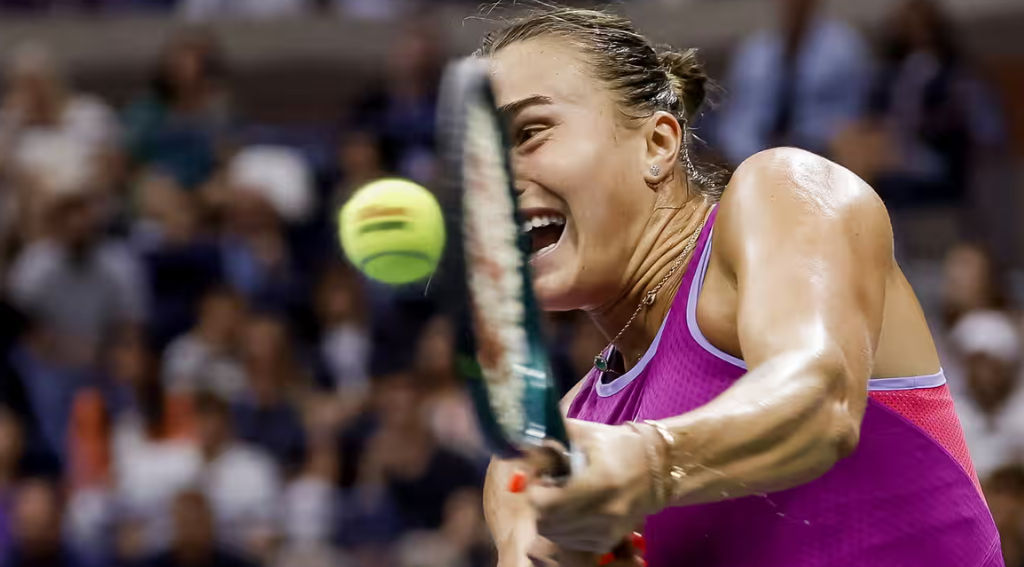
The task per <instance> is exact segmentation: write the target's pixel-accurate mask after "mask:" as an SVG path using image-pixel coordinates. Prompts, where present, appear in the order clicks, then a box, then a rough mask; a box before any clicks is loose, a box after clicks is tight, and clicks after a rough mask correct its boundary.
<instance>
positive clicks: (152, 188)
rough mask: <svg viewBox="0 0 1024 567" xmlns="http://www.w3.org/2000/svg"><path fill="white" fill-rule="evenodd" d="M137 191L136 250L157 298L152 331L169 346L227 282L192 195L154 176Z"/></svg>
mask: <svg viewBox="0 0 1024 567" xmlns="http://www.w3.org/2000/svg"><path fill="white" fill-rule="evenodd" d="M138 186H139V191H138V193H139V194H138V202H139V206H138V212H139V217H138V220H137V221H136V223H135V226H134V227H133V235H132V236H133V244H134V246H135V248H136V250H138V252H139V254H140V256H141V261H142V265H143V266H144V269H145V272H146V277H147V281H148V283H149V290H150V294H151V296H152V305H153V308H152V314H151V318H150V328H151V329H152V334H153V336H154V339H155V341H156V344H157V345H159V346H164V345H166V344H167V343H168V342H169V341H170V340H171V339H173V338H175V337H176V336H178V335H179V334H181V333H184V332H185V331H186V330H187V329H188V328H189V327H190V326H192V324H193V323H194V322H195V314H196V311H197V309H196V308H197V306H198V305H199V300H200V297H201V296H202V294H203V293H205V292H206V291H207V290H208V289H210V288H211V287H213V286H214V284H216V283H217V282H220V281H222V280H223V279H224V268H223V265H222V258H221V254H220V249H219V248H218V247H217V244H216V242H215V240H214V239H213V238H212V235H210V234H207V233H206V232H204V230H203V226H202V210H201V207H200V203H199V202H198V201H199V200H198V199H197V198H196V196H195V195H194V194H193V193H190V192H188V191H186V190H185V189H184V188H182V187H181V186H180V185H179V184H178V183H177V182H176V181H175V180H174V178H172V177H170V176H168V175H163V174H158V173H154V172H147V173H146V174H144V175H142V176H140V181H139V184H138Z"/></svg>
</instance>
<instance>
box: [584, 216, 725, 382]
mask: <svg viewBox="0 0 1024 567" xmlns="http://www.w3.org/2000/svg"><path fill="white" fill-rule="evenodd" d="M707 222H708V217H707V215H706V214H705V216H704V220H703V221H701V223H700V226H698V227H697V230H694V231H693V234H692V235H691V236H690V240H688V241H687V242H686V246H685V247H684V248H683V252H682V253H681V254H679V258H677V259H676V261H675V262H673V263H672V266H671V267H669V269H668V273H666V274H665V277H663V278H661V281H660V282H658V285H656V286H654V289H652V290H651V291H648V292H647V293H646V294H644V298H643V299H641V300H640V303H639V305H637V306H636V309H635V310H634V311H633V314H632V315H630V316H629V320H628V321H626V324H625V325H623V327H622V329H621V330H619V332H618V334H616V335H615V336H614V337H613V338H612V340H611V341H610V342H609V343H608V345H607V346H605V347H604V348H603V349H601V352H600V353H598V354H597V356H595V357H594V368H597V369H598V371H600V372H610V370H609V368H610V367H609V364H608V357H607V356H605V355H604V352H605V351H607V350H608V347H610V346H612V345H614V344H615V341H617V340H619V338H620V337H622V333H625V332H626V329H628V328H629V326H630V325H632V324H633V321H635V320H636V318H637V316H638V315H640V312H641V311H643V310H644V308H645V307H650V306H652V305H654V300H655V299H657V298H658V292H659V291H661V288H663V287H665V284H666V283H668V280H669V278H671V277H672V274H675V273H676V270H678V269H679V267H680V266H682V265H683V262H684V261H686V258H687V257H688V256H689V255H690V252H692V251H693V247H694V246H696V245H697V237H699V236H700V233H701V232H703V231H704V225H705V224H707ZM609 354H610V353H609Z"/></svg>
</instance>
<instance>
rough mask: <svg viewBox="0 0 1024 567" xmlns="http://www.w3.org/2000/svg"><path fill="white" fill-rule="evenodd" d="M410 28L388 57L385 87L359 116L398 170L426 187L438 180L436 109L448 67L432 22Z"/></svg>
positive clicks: (359, 121)
mask: <svg viewBox="0 0 1024 567" xmlns="http://www.w3.org/2000/svg"><path fill="white" fill-rule="evenodd" d="M418 23H419V24H420V25H418V26H413V25H409V26H407V27H406V29H405V30H404V32H403V33H401V34H399V35H398V39H397V41H396V42H395V43H394V44H393V45H392V48H391V52H390V53H389V55H388V59H387V66H386V69H385V71H386V76H385V77H384V84H383V85H382V86H381V87H379V88H378V89H376V90H375V91H373V92H372V93H371V94H370V95H369V96H367V97H366V98H365V99H364V100H363V101H362V102H361V103H360V104H358V105H357V107H356V108H355V111H354V116H356V117H357V118H356V123H357V126H359V127H360V128H363V129H369V130H372V131H376V132H379V133H380V135H381V138H382V141H383V143H384V146H385V148H387V150H386V151H387V152H388V153H389V154H390V155H393V156H394V158H395V161H396V163H395V169H396V171H397V173H398V174H399V175H401V176H403V177H408V178H410V179H413V180H415V181H418V182H420V183H429V182H431V181H432V180H433V179H434V177H435V175H436V171H435V170H436V163H435V156H434V142H435V138H436V134H435V123H434V118H435V117H434V114H435V111H434V106H435V104H436V91H437V84H438V81H439V77H440V69H441V63H442V56H441V50H440V46H439V40H438V38H437V37H436V36H435V35H434V34H433V33H432V32H431V31H430V29H429V26H428V24H427V22H418Z"/></svg>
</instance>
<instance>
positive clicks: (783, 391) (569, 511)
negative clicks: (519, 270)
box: [481, 8, 1003, 567]
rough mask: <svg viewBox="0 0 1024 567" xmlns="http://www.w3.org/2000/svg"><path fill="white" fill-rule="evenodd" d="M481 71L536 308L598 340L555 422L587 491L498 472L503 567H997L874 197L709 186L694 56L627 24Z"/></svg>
mask: <svg viewBox="0 0 1024 567" xmlns="http://www.w3.org/2000/svg"><path fill="white" fill-rule="evenodd" d="M481 54H482V55H485V56H487V57H489V58H490V60H491V63H492V66H493V81H494V86H495V90H496V96H497V99H498V104H499V105H500V106H501V107H502V111H503V113H504V114H505V115H506V117H507V120H508V124H509V132H510V136H511V142H512V149H511V152H512V160H513V164H514V168H515V175H516V179H515V184H516V188H517V190H518V191H519V192H520V196H519V198H520V203H519V204H520V207H521V209H522V211H523V214H524V215H525V216H526V219H527V221H528V222H526V223H524V228H525V229H526V230H528V232H529V234H530V236H531V238H532V240H533V247H534V250H535V253H534V254H533V256H532V257H531V264H532V267H533V270H534V278H535V288H536V291H537V294H538V297H539V298H540V301H541V302H542V303H543V305H544V307H545V308H546V309H550V310H567V309H583V310H586V311H587V312H588V313H589V314H590V315H591V317H592V318H593V321H594V322H595V323H596V324H597V325H598V326H599V327H600V329H601V330H602V331H603V332H604V333H605V335H606V336H607V337H608V338H609V339H610V344H609V346H608V347H607V349H606V350H604V351H603V352H601V353H595V354H597V355H598V356H597V357H596V358H595V368H594V369H593V370H591V371H590V373H588V374H587V376H586V377H585V378H584V379H583V380H582V381H581V382H580V383H579V385H578V386H577V387H575V388H574V389H573V391H572V392H571V393H570V394H569V395H568V396H567V397H566V399H565V403H564V409H565V411H566V414H567V416H568V417H569V418H571V419H570V420H569V427H570V434H571V437H572V439H573V441H574V444H575V445H576V446H577V447H578V448H579V449H580V450H581V451H582V452H583V453H584V455H585V457H586V466H585V467H583V468H582V470H580V471H577V473H576V474H574V475H573V476H572V477H571V478H570V479H569V480H568V481H566V482H564V483H560V484H555V483H552V482H549V481H545V480H544V477H543V475H542V474H541V472H542V471H537V470H531V469H530V468H529V465H527V464H526V463H525V462H523V461H514V462H513V461H495V463H494V464H493V466H492V467H491V470H490V472H489V476H488V487H487V492H486V511H487V517H488V521H489V524H490V527H491V529H492V532H493V535H494V538H495V541H496V543H497V545H498V548H499V552H500V564H501V565H502V566H504V567H518V566H520V565H529V564H531V562H532V564H543V565H548V564H550V565H562V566H567V565H574V566H575V565H581V566H582V565H586V566H592V565H596V564H599V563H600V564H609V562H610V561H612V560H611V559H609V558H608V557H607V555H603V554H605V553H606V552H608V551H609V550H610V549H612V548H613V547H615V546H616V544H617V543H619V542H621V541H624V540H625V539H626V534H629V533H630V532H631V531H633V530H642V531H643V533H644V535H645V537H646V549H647V552H646V559H647V560H648V561H649V563H650V565H651V566H652V567H676V566H699V567H752V566H758V567H819V566H820V567H825V566H828V567H834V566H839V565H842V566H845V567H887V566H893V567H896V566H899V567H915V566H927V567H991V566H1002V565H1003V562H1002V559H1001V552H1000V546H999V541H998V536H997V534H996V530H995V527H994V525H993V521H992V517H991V514H990V513H989V511H988V508H987V506H986V503H985V500H984V498H983V496H982V494H981V492H980V488H979V485H978V481H977V478H976V475H975V473H974V470H973V467H972V465H971V461H970V458H969V456H968V454H967V450H966V448H965V445H964V440H963V434H962V432H961V430H960V426H959V423H958V421H957V418H956V416H955V413H954V409H953V403H952V400H951V399H950V396H949V392H948V390H947V387H946V385H945V378H944V377H943V373H942V368H941V366H940V363H939V359H938V356H937V355H936V351H935V347H934V346H933V343H932V339H931V337H930V335H929V331H928V327H927V325H926V324H925V319H924V317H923V315H922V312H921V309H920V307H919V305H918V302H917V300H916V298H915V296H914V292H913V291H912V290H911V288H910V286H909V285H908V283H907V280H906V279H905V278H904V276H903V274H902V272H901V271H900V268H899V266H897V264H896V262H895V260H894V258H893V241H892V232H891V229H890V225H889V220H888V215H887V212H886V210H885V208H884V206H883V205H882V203H881V201H880V200H879V199H878V197H877V196H876V194H875V193H874V192H873V191H872V189H871V187H869V186H868V185H866V184H865V183H864V182H863V181H861V180H860V179H859V178H857V177H856V176H855V175H853V174H852V173H850V172H849V171H847V170H846V169H844V168H842V167H840V166H838V165H836V164H834V163H831V162H829V161H827V160H826V159H823V158H821V157H818V156H816V155H813V154H810V153H807V152H804V151H801V150H797V149H791V148H779V149H772V150H768V151H764V152H761V153H759V154H757V155H755V156H753V157H751V158H749V159H747V160H746V161H745V162H744V163H742V164H741V165H740V166H739V167H738V168H737V169H736V171H735V172H734V173H733V175H732V177H731V180H729V181H728V184H727V185H725V186H723V185H722V183H721V176H719V175H716V174H715V173H714V172H713V171H709V170H708V169H707V168H706V167H703V166H701V165H700V164H698V163H696V162H695V161H694V159H693V158H694V157H695V156H694V152H693V150H692V144H693V138H694V135H693V132H692V130H691V126H690V125H691V123H692V121H693V119H694V117H695V115H696V113H697V112H698V110H699V108H700V107H701V104H702V102H703V98H704V93H705V89H706V80H707V79H706V76H705V74H704V71H703V70H702V69H701V67H700V66H699V64H698V63H697V62H696V60H695V57H694V53H693V52H692V51H686V52H676V51H671V50H668V51H657V50H656V49H655V48H654V47H652V45H651V44H650V43H649V42H648V41H647V40H646V39H645V38H644V37H643V36H641V35H640V34H638V33H637V32H636V31H635V30H634V28H633V27H632V24H631V23H630V22H629V21H627V20H625V19H623V18H620V17H617V16H615V15H610V14H608V13H604V12H600V11H585V10H575V9H565V8H555V9H550V8H545V9H542V10H540V11H537V12H534V13H531V14H529V15H527V16H525V17H524V18H522V19H520V20H517V21H513V22H511V23H509V24H508V25H507V26H506V27H503V28H502V29H500V30H498V31H497V32H495V33H493V34H491V35H489V36H488V37H487V39H486V40H485V42H484V46H483V48H482V49H481ZM766 79H770V78H766ZM524 472H525V478H526V484H525V489H523V490H518V488H521V485H522V484H523V483H522V479H523V477H522V476H518V475H520V474H522V473H524ZM510 479H511V481H510ZM510 484H511V485H513V487H514V488H515V490H510V488H509V486H510ZM515 485H520V486H519V487H516V486H515ZM636 551H637V552H639V551H640V550H636ZM621 555H623V556H622V557H616V558H615V559H614V561H613V563H612V564H614V565H636V564H641V563H642V561H643V560H642V559H639V558H638V557H637V555H638V553H637V554H633V553H628V554H621Z"/></svg>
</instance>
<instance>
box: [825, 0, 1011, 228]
mask: <svg viewBox="0 0 1024 567" xmlns="http://www.w3.org/2000/svg"><path fill="white" fill-rule="evenodd" d="M886 27H887V31H886V37H885V38H884V43H883V53H882V57H883V61H882V62H883V65H882V68H881V70H880V72H879V73H878V75H877V77H876V79H875V85H874V88H873V93H872V97H871V99H872V100H871V105H870V109H869V112H870V114H869V117H868V119H867V120H866V121H863V122H860V123H858V124H855V125H853V126H851V128H850V129H849V130H848V131H847V132H845V133H844V135H843V136H842V137H841V139H840V141H839V142H838V144H837V146H839V147H841V149H839V150H837V159H839V160H840V161H841V162H843V163H844V164H845V165H848V166H849V167H851V168H852V169H853V170H854V171H856V172H857V173H858V174H860V175H861V176H862V177H864V178H865V179H867V180H868V181H869V182H870V183H871V184H872V185H873V186H874V187H875V189H876V190H877V191H878V192H879V194H880V195H881V196H882V198H883V199H884V200H885V202H886V205H888V206H889V207H890V208H893V207H905V206H920V205H931V204H940V203H941V204H950V203H959V202H961V201H962V199H963V197H964V195H965V193H966V191H967V190H968V188H969V187H970V184H971V181H972V179H971V170H972V163H973V162H974V161H975V157H976V156H977V155H978V154H979V152H984V151H985V150H986V149H989V150H991V149H993V148H995V147H997V146H998V144H999V143H1000V142H1001V141H1002V139H1003V125H1002V117H1001V116H1000V113H999V111H998V105H997V104H996V101H995V99H994V97H993V95H992V93H991V92H989V91H988V89H987V88H986V86H985V85H984V84H983V83H982V82H981V81H980V80H979V77H978V73H977V71H976V70H975V69H974V68H973V66H972V64H971V62H970V61H969V60H968V59H967V57H966V56H965V55H964V54H963V53H962V52H961V49H960V46H959V45H958V44H957V40H956V37H955V34H954V30H953V29H952V27H951V24H950V23H949V21H948V20H947V18H946V15H945V14H943V13H942V11H941V8H940V6H939V4H938V3H937V2H934V1H933V0H905V1H904V2H902V3H901V4H900V5H899V7H898V8H897V9H896V10H895V11H893V13H892V14H891V15H890V17H889V21H888V23H887V26H886Z"/></svg>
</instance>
